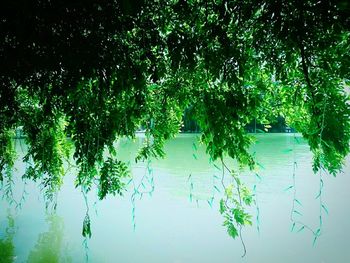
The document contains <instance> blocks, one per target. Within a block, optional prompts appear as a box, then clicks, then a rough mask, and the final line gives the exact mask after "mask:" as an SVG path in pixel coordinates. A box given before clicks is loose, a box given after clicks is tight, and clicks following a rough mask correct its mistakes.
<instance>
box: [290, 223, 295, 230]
mask: <svg viewBox="0 0 350 263" xmlns="http://www.w3.org/2000/svg"><path fill="white" fill-rule="evenodd" d="M294 228H295V222H294V223H293V225H292V228H291V230H290V232H293V231H294Z"/></svg>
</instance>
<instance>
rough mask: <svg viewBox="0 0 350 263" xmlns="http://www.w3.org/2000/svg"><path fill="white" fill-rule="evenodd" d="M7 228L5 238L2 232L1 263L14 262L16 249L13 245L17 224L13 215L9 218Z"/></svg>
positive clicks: (0, 244)
mask: <svg viewBox="0 0 350 263" xmlns="http://www.w3.org/2000/svg"><path fill="white" fill-rule="evenodd" d="M7 221H8V223H7V227H6V229H5V233H4V236H2V234H1V232H0V237H1V238H0V263H10V262H14V258H15V254H14V253H15V247H14V245H13V236H14V234H15V229H14V228H15V224H14V220H13V217H12V216H11V215H8V216H7Z"/></svg>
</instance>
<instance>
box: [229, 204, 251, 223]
mask: <svg viewBox="0 0 350 263" xmlns="http://www.w3.org/2000/svg"><path fill="white" fill-rule="evenodd" d="M232 213H233V217H234V219H235V221H236V222H237V224H239V225H242V226H244V225H252V221H251V218H252V216H251V215H249V214H248V213H246V212H244V210H243V209H242V208H234V209H233V210H232Z"/></svg>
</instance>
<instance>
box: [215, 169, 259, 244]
mask: <svg viewBox="0 0 350 263" xmlns="http://www.w3.org/2000/svg"><path fill="white" fill-rule="evenodd" d="M225 167H226V166H225ZM226 169H227V167H226ZM231 176H232V177H233V179H234V181H235V184H233V183H232V184H229V185H227V186H225V198H223V199H221V200H220V203H219V205H220V206H219V210H220V214H222V215H223V216H224V223H223V225H224V226H225V227H226V228H227V232H228V234H229V235H230V236H231V237H232V238H235V237H237V236H238V235H241V233H238V231H237V229H238V228H239V229H240V228H241V227H243V226H247V225H252V220H251V219H252V216H251V215H250V214H248V213H247V212H246V211H245V208H246V207H248V206H250V205H251V204H252V202H253V194H252V193H251V191H250V190H249V189H248V188H247V187H246V186H245V185H243V184H242V183H241V182H240V180H239V178H238V177H237V175H236V174H235V173H234V172H233V171H231Z"/></svg>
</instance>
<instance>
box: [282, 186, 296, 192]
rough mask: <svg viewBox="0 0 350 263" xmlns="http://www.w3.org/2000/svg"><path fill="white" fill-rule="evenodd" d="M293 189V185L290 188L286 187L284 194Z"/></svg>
mask: <svg viewBox="0 0 350 263" xmlns="http://www.w3.org/2000/svg"><path fill="white" fill-rule="evenodd" d="M293 187H294V186H293V185H290V186H288V187H287V188H286V189H284V191H285V192H286V191H288V190H290V189H292V188H293Z"/></svg>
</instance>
